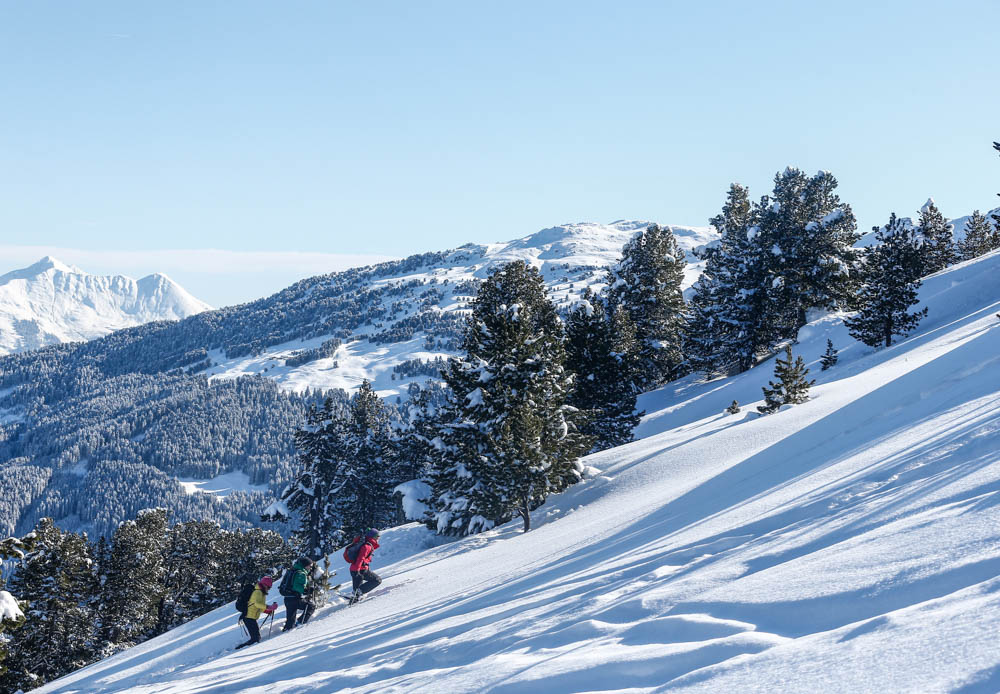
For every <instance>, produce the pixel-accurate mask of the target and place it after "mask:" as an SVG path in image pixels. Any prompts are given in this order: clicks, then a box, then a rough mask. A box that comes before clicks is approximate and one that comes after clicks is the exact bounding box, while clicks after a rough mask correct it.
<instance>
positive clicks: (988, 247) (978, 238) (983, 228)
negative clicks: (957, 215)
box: [958, 210, 1000, 260]
mask: <svg viewBox="0 0 1000 694" xmlns="http://www.w3.org/2000/svg"><path fill="white" fill-rule="evenodd" d="M996 248H1000V229H995V228H994V227H993V225H992V224H990V221H989V220H988V219H986V216H985V215H983V214H980V212H979V210H975V211H974V212H973V213H972V217H970V218H969V222H968V224H966V225H965V238H963V239H962V240H961V241H959V242H958V255H959V258H960V259H961V260H971V259H973V258H978V257H979V256H981V255H983V254H984V253H989V252H990V251H992V250H994V249H996Z"/></svg>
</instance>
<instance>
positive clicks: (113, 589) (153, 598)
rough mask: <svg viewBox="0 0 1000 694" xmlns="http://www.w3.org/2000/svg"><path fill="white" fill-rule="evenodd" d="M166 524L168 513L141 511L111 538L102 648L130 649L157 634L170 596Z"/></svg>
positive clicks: (103, 589) (102, 610)
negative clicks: (163, 607) (164, 555)
mask: <svg viewBox="0 0 1000 694" xmlns="http://www.w3.org/2000/svg"><path fill="white" fill-rule="evenodd" d="M167 520H168V515H167V511H166V510H165V509H147V510H144V511H140V512H139V515H138V517H137V518H136V519H135V520H134V521H125V522H124V523H122V524H121V525H120V526H118V529H117V530H116V531H115V534H114V536H112V538H111V546H110V550H109V551H108V563H107V565H106V566H101V567H100V571H101V576H100V579H101V595H100V613H99V617H100V619H99V636H100V641H101V643H102V644H113V645H114V647H115V648H122V647H128V646H133V645H135V644H137V643H141V642H142V641H145V640H146V639H147V638H149V637H150V636H153V635H155V634H156V627H157V624H158V623H159V622H160V619H159V615H160V609H161V605H162V600H163V597H164V594H165V592H166V586H165V584H164V576H165V575H166V571H167V567H166V562H165V561H164V557H163V548H164V547H165V546H166V544H167V532H168V528H167Z"/></svg>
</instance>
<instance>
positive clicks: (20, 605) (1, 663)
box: [0, 533, 35, 677]
mask: <svg viewBox="0 0 1000 694" xmlns="http://www.w3.org/2000/svg"><path fill="white" fill-rule="evenodd" d="M34 537H35V535H34V533H29V535H28V536H27V537H25V538H23V539H22V538H17V537H9V538H7V539H6V540H3V541H0V561H3V562H6V563H13V562H14V561H21V560H23V559H24V558H25V555H26V553H27V552H29V551H31V550H32V549H33V547H34ZM8 565H9V564H8ZM2 571H3V565H2V564H0V677H2V676H3V674H4V673H6V672H7V662H6V661H7V656H8V654H9V650H10V649H9V644H10V632H12V631H14V630H16V629H17V628H18V627H20V626H22V625H23V624H24V611H23V610H24V609H25V608H26V607H27V604H26V603H24V602H21V601H20V600H18V599H17V598H16V597H15V596H14V595H12V594H11V593H8V592H7V591H6V590H3V588H5V587H6V581H5V580H4V577H3V574H2Z"/></svg>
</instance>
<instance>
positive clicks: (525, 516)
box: [521, 494, 531, 532]
mask: <svg viewBox="0 0 1000 694" xmlns="http://www.w3.org/2000/svg"><path fill="white" fill-rule="evenodd" d="M521 520H523V521H524V532H528V531H529V530H531V510H530V504H529V503H528V495H527V494H525V495H524V497H523V498H522V499H521Z"/></svg>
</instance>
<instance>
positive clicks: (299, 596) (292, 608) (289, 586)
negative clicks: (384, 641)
mask: <svg viewBox="0 0 1000 694" xmlns="http://www.w3.org/2000/svg"><path fill="white" fill-rule="evenodd" d="M379 537H380V533H379V531H378V530H374V529H370V530H367V531H366V532H365V533H364V535H359V536H358V537H356V538H354V540H353V541H352V542H351V544H350V545H349V546H348V547H347V549H345V550H344V558H345V559H347V560H348V561H349V562H350V572H351V581H352V585H353V590H352V593H351V598H350V602H349V604H350V605H353V604H355V603H357V602H360V601H361V600H363V599H364V597H365V595H367V594H368V593H370V592H371V591H372V590H374V589H375V588H377V587H378V585H379V584H380V583H382V579H381V578H379V577H378V575H377V574H376V573H375V572H374V571H372V570H371V568H369V567H370V566H371V561H372V553H373V552H374V551H375V550H376V549H378V547H379V544H378V540H379ZM314 569H315V562H314V561H313V560H312V559H310V558H309V557H300V558H299V559H296V560H295V563H294V564H292V567H291V569H289V570H287V571H285V572H284V574H283V576H282V578H281V583H280V584H279V585H278V592H279V593H280V594H281V596H282V597H283V598H284V599H285V625H284V626H283V627H282V629H281V631H282V632H285V631H290V630H291V629H294V628H295V626H296V625H299V624H305V623H306V622H308V621H309V618H310V617H312V613H313V610H315V609H316V605H315V603H314V602H313V600H312V596H313V591H314V589H315V581H314V579H313V570H314ZM273 585H274V580H273V579H272V578H271V577H270V576H261V577H260V579H259V580H258V581H257V582H256V583H255V584H254V585H253V588H252V589H250V586H249V585H248V586H246V587H245V588H244V590H243V592H241V594H240V597H239V598H238V599H237V600H236V609H237V610H239V611H240V623H241V624H242V625H243V627H244V628H245V629H246V631H247V634H248V635H249V637H250V638H249V640H247V641H245V642H243V643H241V644H240V645H238V646H237V647H236V648H237V650H238V649H240V648H243V647H244V646H250V645H253V644H255V643H259V642H260V625H258V624H257V620H258V619H260V616H261V615H262V614H263V615H268V616H271V617H272V618H273V615H274V611H275V610H277V609H278V603H277V602H272V603H271V604H270V605H268V604H267V592H268V591H269V590H271V586H273ZM300 612H301V614H299V613H300ZM265 620H266V617H265Z"/></svg>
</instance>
